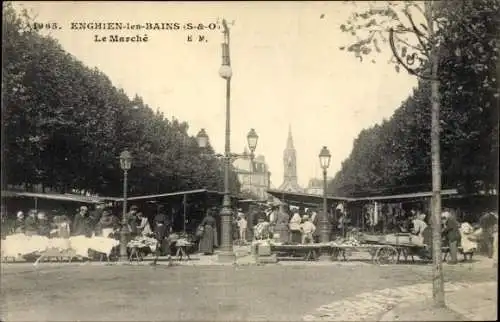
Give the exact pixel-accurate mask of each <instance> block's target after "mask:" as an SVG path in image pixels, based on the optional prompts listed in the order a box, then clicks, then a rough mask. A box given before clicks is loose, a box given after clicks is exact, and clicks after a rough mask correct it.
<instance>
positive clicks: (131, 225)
mask: <svg viewBox="0 0 500 322" xmlns="http://www.w3.org/2000/svg"><path fill="white" fill-rule="evenodd" d="M138 212H139V207H137V206H136V205H132V206H131V207H130V211H129V212H128V213H127V214H126V219H125V220H126V222H127V224H128V229H129V231H130V236H131V237H135V236H136V235H137V222H138V220H137V213H138Z"/></svg>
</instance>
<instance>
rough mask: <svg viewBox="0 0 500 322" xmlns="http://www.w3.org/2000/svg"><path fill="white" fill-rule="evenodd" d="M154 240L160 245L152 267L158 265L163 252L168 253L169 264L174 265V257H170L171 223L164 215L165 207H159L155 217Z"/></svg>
mask: <svg viewBox="0 0 500 322" xmlns="http://www.w3.org/2000/svg"><path fill="white" fill-rule="evenodd" d="M153 222H154V228H153V229H154V232H153V233H154V238H155V239H156V242H157V243H158V245H157V246H156V252H155V259H154V260H153V263H151V264H152V265H156V262H157V261H158V257H160V255H161V254H162V252H168V259H169V261H170V262H169V264H172V262H171V261H172V257H171V256H170V242H169V240H168V235H169V234H170V230H171V227H170V221H169V220H168V216H167V215H166V214H165V213H164V208H163V206H161V205H160V206H158V213H157V214H156V216H155V217H154V220H153Z"/></svg>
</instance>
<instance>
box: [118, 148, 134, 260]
mask: <svg viewBox="0 0 500 322" xmlns="http://www.w3.org/2000/svg"><path fill="white" fill-rule="evenodd" d="M131 167H132V155H131V154H130V152H128V151H127V150H124V151H123V152H122V153H121V154H120V168H121V169H122V170H123V215H122V227H121V230H120V261H121V262H125V261H127V260H128V256H127V243H128V236H129V234H130V232H129V231H128V223H127V189H128V188H127V179H128V170H130V168H131Z"/></svg>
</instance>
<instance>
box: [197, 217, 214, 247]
mask: <svg viewBox="0 0 500 322" xmlns="http://www.w3.org/2000/svg"><path fill="white" fill-rule="evenodd" d="M200 227H203V235H202V236H201V240H200V244H199V251H200V253H202V254H204V255H211V254H213V253H214V242H215V229H216V221H215V218H214V217H213V216H212V211H209V212H208V213H207V215H206V216H205V218H203V221H202V222H201V224H200Z"/></svg>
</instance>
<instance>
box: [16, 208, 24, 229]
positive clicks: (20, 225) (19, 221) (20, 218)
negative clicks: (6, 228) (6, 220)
mask: <svg viewBox="0 0 500 322" xmlns="http://www.w3.org/2000/svg"><path fill="white" fill-rule="evenodd" d="M14 232H15V233H16V234H24V212H22V211H18V212H17V216H16V221H15V222H14Z"/></svg>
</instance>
